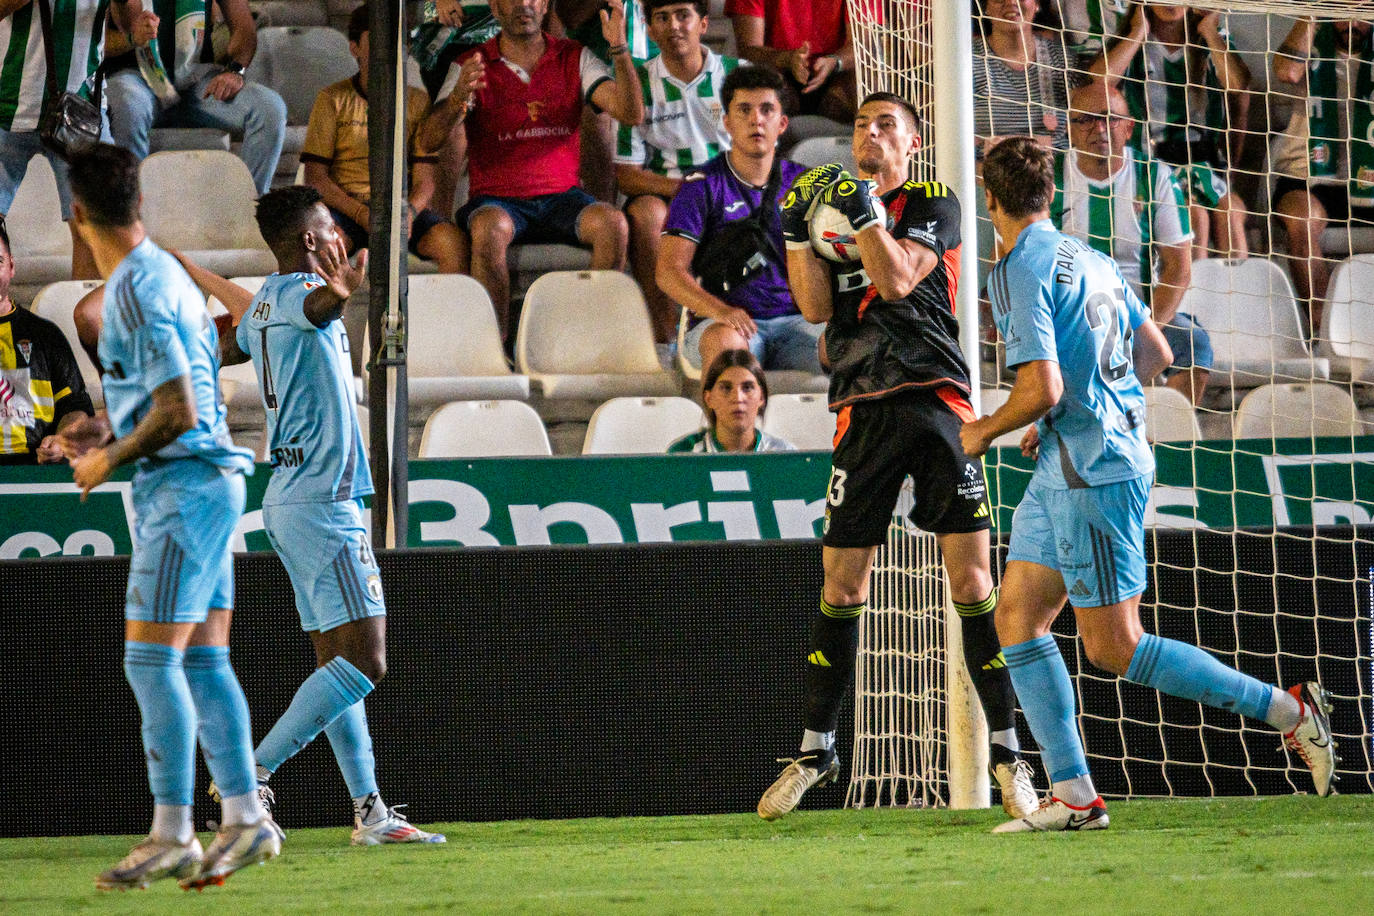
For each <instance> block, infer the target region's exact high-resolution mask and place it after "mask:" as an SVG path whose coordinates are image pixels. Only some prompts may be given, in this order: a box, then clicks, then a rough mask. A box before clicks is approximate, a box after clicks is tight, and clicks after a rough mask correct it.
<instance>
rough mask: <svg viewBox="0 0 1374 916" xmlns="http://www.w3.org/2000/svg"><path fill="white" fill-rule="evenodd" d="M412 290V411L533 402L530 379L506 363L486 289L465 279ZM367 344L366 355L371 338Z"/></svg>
mask: <svg viewBox="0 0 1374 916" xmlns="http://www.w3.org/2000/svg"><path fill="white" fill-rule="evenodd" d="M409 286H410V298H409V302H408V320H409V324H410V328H409V334H407V335H406V341H407V345H408V346H407V352H406V357H407V365H406V370H407V371H406V381H407V386H408V388H409V394H410V397H409V401H410V405H411V406H412V407H426V408H429V407H435V406H437V405H439V404H443V403H446V402H448V401H463V400H510V399H517V400H525V399H526V398H528V397H529V396H530V380H529V378H528V377H527V376H524V375H517V374H516V373H514V372H512V371H511V369H510V366H509V365H508V364H507V362H506V354H505V351H504V350H503V349H502V347H501V332H500V330H499V329H498V328H497V326H496V313H495V312H494V311H493V310H492V307H491V299H490V298H489V297H488V296H487V291H486V290H485V289H483V288H482V284H480V283H478V282H477V281H476V280H474V279H472V277H468V276H464V275H461V274H426V275H424V276H419V277H411V278H410V281H409ZM363 341H364V343H363V349H364V352H366V351H367V350H368V349H369V346H368V343H367V341H368V338H367V335H366V333H364V336H363ZM366 362H367V360H363V363H364V368H363V385H364V386H366V385H367V381H368V379H367V375H368V374H367V369H366ZM364 390H366V387H364Z"/></svg>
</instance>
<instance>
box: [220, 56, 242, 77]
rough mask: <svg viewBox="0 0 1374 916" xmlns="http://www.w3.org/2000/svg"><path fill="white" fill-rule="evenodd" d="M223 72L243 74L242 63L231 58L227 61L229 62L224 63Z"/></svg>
mask: <svg viewBox="0 0 1374 916" xmlns="http://www.w3.org/2000/svg"><path fill="white" fill-rule="evenodd" d="M224 72H225V73H237V74H238V75H239V76H243V64H241V63H239V62H238V61H236V60H231V61H229V63H227V64H225V65H224Z"/></svg>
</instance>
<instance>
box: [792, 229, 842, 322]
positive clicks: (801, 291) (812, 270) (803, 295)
mask: <svg viewBox="0 0 1374 916" xmlns="http://www.w3.org/2000/svg"><path fill="white" fill-rule="evenodd" d="M787 285H788V286H790V287H791V288H792V299H793V301H795V302H796V303H797V310H798V311H800V312H801V313H802V317H803V318H805V319H806V320H807V321H809V322H811V323H812V324H820V323H821V322H822V321H829V320H830V316H831V315H833V314H834V313H835V303H834V301H833V300H832V299H831V297H830V268H829V266H827V265H826V263H825V262H824V261H822V260H821V259H820V258H818V257H816V253H815V252H814V251H812V250H811V246H810V245H807V246H806V247H793V246H790V245H789V246H788V248H787Z"/></svg>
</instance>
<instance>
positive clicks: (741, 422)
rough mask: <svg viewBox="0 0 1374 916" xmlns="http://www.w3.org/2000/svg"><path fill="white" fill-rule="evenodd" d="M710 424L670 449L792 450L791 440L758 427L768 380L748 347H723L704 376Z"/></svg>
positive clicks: (704, 399) (703, 394)
mask: <svg viewBox="0 0 1374 916" xmlns="http://www.w3.org/2000/svg"><path fill="white" fill-rule="evenodd" d="M701 402H702V404H703V405H704V406H705V408H706V428H705V429H703V430H699V431H697V432H694V433H691V434H690V435H686V436H683V437H682V438H681V439H678V440H677V441H676V442H674V443H673V444H672V445H669V446H668V451H669V453H673V452H696V453H698V454H706V453H716V452H790V451H795V447H794V446H793V445H792V443H790V442H786V441H784V440H782V439H779V438H778V437H776V436H770V435H768V434H767V433H765V432H764V431H763V430H761V429H759V428H757V427H756V426H755V423H757V422H758V418H759V414H760V413H762V412H763V408H764V407H765V406H766V405H767V404H768V380H767V379H766V378H764V376H763V367H762V366H760V365H759V361H758V359H756V358H755V357H754V354H752V353H750V352H749V351H748V350H722V351H721V352H720V353H719V354H718V355H717V356H716V358H715V359H713V360H711V365H710V366H708V367H707V368H706V371H705V372H704V373H702V376H701Z"/></svg>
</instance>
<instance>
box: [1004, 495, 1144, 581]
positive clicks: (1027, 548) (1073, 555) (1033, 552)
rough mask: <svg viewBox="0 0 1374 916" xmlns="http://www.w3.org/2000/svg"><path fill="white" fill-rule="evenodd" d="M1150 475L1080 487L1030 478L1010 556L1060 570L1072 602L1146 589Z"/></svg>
mask: <svg viewBox="0 0 1374 916" xmlns="http://www.w3.org/2000/svg"><path fill="white" fill-rule="evenodd" d="M1152 482H1153V480H1152V478H1151V477H1150V476H1149V475H1146V476H1144V477H1137V478H1135V479H1134V480H1125V481H1122V482H1121V483H1110V484H1104V485H1103V486H1100V487H1087V488H1085V489H1081V490H1055V489H1052V488H1050V487H1041V486H1037V485H1036V483H1035V481H1034V480H1032V481H1031V485H1030V487H1029V488H1028V489H1027V490H1026V495H1025V496H1024V497H1023V498H1022V499H1021V505H1019V506H1017V507H1016V513H1015V514H1014V515H1013V516H1012V519H1011V548H1010V549H1009V550H1008V552H1007V562H1011V561H1012V560H1021V561H1024V562H1027V563H1038V564H1039V565H1041V566H1047V567H1049V568H1050V569H1055V570H1058V571H1059V574H1060V575H1062V576H1063V577H1064V588H1065V590H1067V591H1068V593H1069V603H1070V604H1072V605H1073V606H1074V607H1103V606H1105V605H1108V604H1116V603H1117V602H1119V601H1125V600H1126V599H1127V598H1133V597H1135V596H1136V595H1139V594H1140V593H1141V592H1143V591H1145V503H1146V501H1147V500H1148V499H1149V496H1150V485H1151V483H1152Z"/></svg>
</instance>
